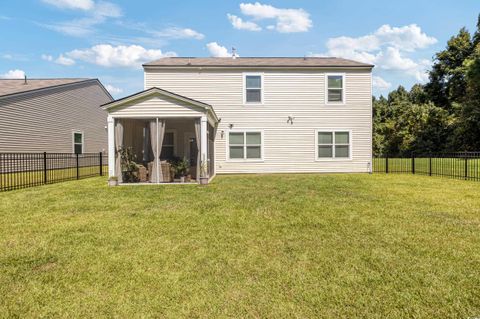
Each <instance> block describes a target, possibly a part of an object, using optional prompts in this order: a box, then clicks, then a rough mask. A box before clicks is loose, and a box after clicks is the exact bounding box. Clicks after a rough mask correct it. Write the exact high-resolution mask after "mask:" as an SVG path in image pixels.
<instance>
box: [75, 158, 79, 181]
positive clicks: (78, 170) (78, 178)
mask: <svg viewBox="0 0 480 319" xmlns="http://www.w3.org/2000/svg"><path fill="white" fill-rule="evenodd" d="M75 155H76V156H75V157H76V162H77V179H79V178H80V174H79V168H78V153H76V154H75Z"/></svg>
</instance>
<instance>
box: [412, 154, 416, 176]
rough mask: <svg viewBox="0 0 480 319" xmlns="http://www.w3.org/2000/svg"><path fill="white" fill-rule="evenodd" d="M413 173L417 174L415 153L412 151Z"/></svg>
mask: <svg viewBox="0 0 480 319" xmlns="http://www.w3.org/2000/svg"><path fill="white" fill-rule="evenodd" d="M412 174H415V153H414V152H412Z"/></svg>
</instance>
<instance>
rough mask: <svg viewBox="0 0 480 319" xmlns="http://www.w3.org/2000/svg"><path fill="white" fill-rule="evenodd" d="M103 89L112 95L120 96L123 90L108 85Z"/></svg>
mask: <svg viewBox="0 0 480 319" xmlns="http://www.w3.org/2000/svg"><path fill="white" fill-rule="evenodd" d="M105 88H106V89H107V91H108V92H110V94H112V95H116V94H120V93H122V92H123V90H122V89H121V88H117V87H115V86H113V85H110V84H107V85H105Z"/></svg>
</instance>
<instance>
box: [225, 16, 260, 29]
mask: <svg viewBox="0 0 480 319" xmlns="http://www.w3.org/2000/svg"><path fill="white" fill-rule="evenodd" d="M227 18H228V20H230V23H231V24H232V26H233V27H234V28H235V29H238V30H248V31H261V30H262V28H261V27H260V26H259V25H258V24H256V23H255V22H251V21H243V20H242V18H239V17H237V16H236V15H233V14H230V13H227Z"/></svg>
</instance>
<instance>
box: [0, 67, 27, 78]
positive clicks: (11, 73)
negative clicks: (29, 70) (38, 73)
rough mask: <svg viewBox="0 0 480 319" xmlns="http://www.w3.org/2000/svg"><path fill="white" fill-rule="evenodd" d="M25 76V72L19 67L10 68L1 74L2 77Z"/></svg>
mask: <svg viewBox="0 0 480 319" xmlns="http://www.w3.org/2000/svg"><path fill="white" fill-rule="evenodd" d="M24 77H25V72H24V71H22V70H19V69H15V70H10V71H8V72H6V73H4V74H0V78H2V79H23V78H24Z"/></svg>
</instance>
